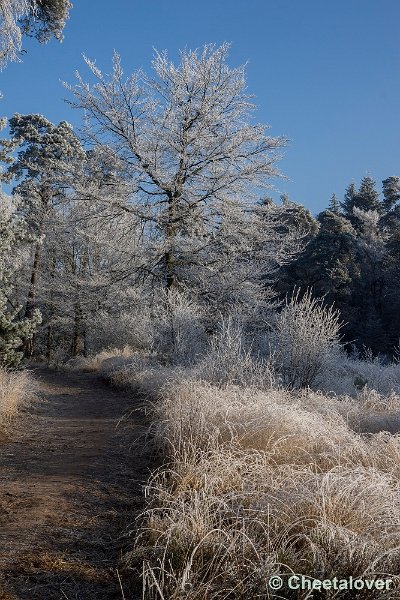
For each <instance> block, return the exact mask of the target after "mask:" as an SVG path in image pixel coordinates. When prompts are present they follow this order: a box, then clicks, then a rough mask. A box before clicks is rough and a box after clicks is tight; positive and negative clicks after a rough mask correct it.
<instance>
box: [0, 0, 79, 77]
mask: <svg viewBox="0 0 400 600" xmlns="http://www.w3.org/2000/svg"><path fill="white" fill-rule="evenodd" d="M71 7H72V4H71V3H70V2H69V0H0V49H1V50H0V67H4V66H5V65H6V64H7V62H8V61H12V60H16V59H18V56H19V54H20V52H21V44H22V36H23V35H28V36H33V37H35V38H36V39H37V40H39V42H41V43H43V42H47V41H48V40H49V39H50V38H51V37H55V38H56V39H58V40H61V39H62V31H63V29H64V25H65V22H66V20H67V19H68V14H69V10H70V8H71Z"/></svg>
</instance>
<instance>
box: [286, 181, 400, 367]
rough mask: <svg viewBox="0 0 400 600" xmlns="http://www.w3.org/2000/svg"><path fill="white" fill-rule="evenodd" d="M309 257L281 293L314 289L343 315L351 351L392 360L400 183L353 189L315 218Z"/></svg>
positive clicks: (398, 307)
mask: <svg viewBox="0 0 400 600" xmlns="http://www.w3.org/2000/svg"><path fill="white" fill-rule="evenodd" d="M315 225H316V227H315V228H314V230H313V233H312V235H311V238H310V242H309V244H308V246H307V248H306V249H305V251H304V252H303V253H302V254H301V255H300V256H299V257H298V258H297V259H296V260H295V261H293V262H291V263H290V264H289V265H287V266H286V267H285V268H284V269H283V270H282V271H281V276H280V280H279V284H278V286H277V289H278V290H279V292H280V293H281V294H284V293H287V292H288V291H290V290H291V289H293V287H294V286H301V287H302V288H307V287H309V288H312V289H313V291H314V294H316V295H318V296H324V297H325V299H326V301H327V302H328V303H329V304H331V303H334V304H335V306H336V307H337V308H338V309H339V310H340V313H341V318H342V320H343V321H344V327H343V334H344V340H345V341H346V342H347V347H348V348H349V349H350V348H351V346H352V345H354V346H355V348H357V349H358V350H359V351H361V352H362V351H366V350H367V349H370V350H371V351H372V352H373V353H374V354H375V355H376V354H378V353H381V354H389V355H392V354H393V351H394V348H395V347H396V346H397V345H398V344H399V338H400V296H399V285H400V178H399V177H397V176H391V177H388V178H387V179H385V180H384V181H383V182H382V195H380V194H379V192H378V191H377V190H376V185H375V182H374V181H373V180H372V179H371V178H370V177H364V178H363V179H362V181H361V184H360V187H359V189H358V190H357V188H356V186H355V184H354V183H351V184H350V185H349V186H348V188H347V189H346V191H345V194H344V198H343V200H339V199H338V198H337V197H336V196H335V195H333V196H332V198H331V200H330V203H329V207H328V208H327V209H326V210H324V211H322V212H321V213H320V214H319V215H318V216H317V218H316V223H315Z"/></svg>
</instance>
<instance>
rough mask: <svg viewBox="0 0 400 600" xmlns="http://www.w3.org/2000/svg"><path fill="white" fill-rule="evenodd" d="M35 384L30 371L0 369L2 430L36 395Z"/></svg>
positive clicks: (0, 427) (0, 417) (0, 425)
mask: <svg viewBox="0 0 400 600" xmlns="http://www.w3.org/2000/svg"><path fill="white" fill-rule="evenodd" d="M35 389H36V386H35V383H34V381H33V379H32V377H31V375H30V374H29V372H28V371H16V372H9V371H5V370H4V369H0V430H4V429H5V428H7V426H8V425H10V423H11V422H12V421H13V419H15V417H16V416H17V414H18V412H19V410H21V408H23V407H24V406H26V405H27V403H28V402H29V400H30V399H31V398H32V396H33V395H34V393H35Z"/></svg>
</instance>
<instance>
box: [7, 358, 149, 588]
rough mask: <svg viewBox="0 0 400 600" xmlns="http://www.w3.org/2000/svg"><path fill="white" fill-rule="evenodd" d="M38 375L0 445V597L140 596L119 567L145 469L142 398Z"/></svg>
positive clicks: (84, 379) (70, 378)
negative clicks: (32, 395) (35, 388)
mask: <svg viewBox="0 0 400 600" xmlns="http://www.w3.org/2000/svg"><path fill="white" fill-rule="evenodd" d="M35 375H36V377H37V379H38V380H39V385H40V399H39V400H38V401H37V402H36V401H35V402H34V403H33V405H32V406H31V407H30V409H29V410H28V411H27V412H25V413H24V414H23V415H22V416H21V417H20V419H19V421H18V426H17V427H16V428H15V430H13V431H12V432H11V437H10V439H8V440H7V439H3V441H2V443H1V446H0V599H2V600H17V599H18V600H39V599H40V600H56V599H57V600H59V599H60V600H65V599H68V600H92V599H95V598H96V599H103V600H113V599H119V600H121V599H122V598H124V597H125V598H126V599H127V600H128V599H129V600H136V598H141V594H140V595H139V589H140V582H138V581H137V582H135V581H134V580H135V577H134V576H133V575H132V574H129V573H125V572H124V570H123V569H122V568H121V566H120V559H121V556H122V553H123V551H124V550H125V549H128V548H129V547H130V546H131V545H132V541H133V540H132V537H134V533H131V534H129V530H130V527H129V525H130V524H131V523H132V520H133V518H134V515H135V514H137V512H138V510H140V508H142V502H143V494H142V483H143V482H144V481H145V480H146V479H147V477H148V474H149V466H150V463H149V458H148V457H146V456H145V453H143V452H138V446H137V445H135V444H133V441H134V439H135V438H138V437H139V436H141V435H143V433H144V431H145V422H144V417H143V416H142V415H141V413H140V412H137V411H134V412H132V409H134V408H137V407H138V406H139V401H138V400H137V399H135V398H134V396H133V395H132V394H129V393H127V392H117V391H114V390H112V389H110V388H109V387H108V386H106V385H105V384H104V383H102V382H101V380H100V379H99V378H98V376H97V375H95V374H87V373H55V372H51V371H48V370H44V369H37V370H35ZM123 416H124V419H123V421H122V423H120V424H119V425H118V422H119V420H120V419H121V417H123ZM142 446H143V444H142ZM132 530H134V524H132ZM120 579H121V584H120V581H119V580H120ZM121 586H122V589H123V590H124V593H123V592H122V591H121ZM135 590H136V591H135Z"/></svg>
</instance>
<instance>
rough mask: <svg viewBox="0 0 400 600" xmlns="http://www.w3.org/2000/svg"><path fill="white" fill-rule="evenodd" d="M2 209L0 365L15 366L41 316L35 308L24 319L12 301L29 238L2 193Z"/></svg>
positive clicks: (11, 203) (12, 204)
mask: <svg viewBox="0 0 400 600" xmlns="http://www.w3.org/2000/svg"><path fill="white" fill-rule="evenodd" d="M0 209H1V211H0V365H1V366H3V367H6V368H15V367H17V366H18V365H19V363H20V361H21V359H22V356H23V352H22V351H21V349H22V346H23V344H24V342H25V341H26V340H28V339H31V338H32V336H33V334H34V331H35V329H36V327H37V325H38V324H39V323H40V322H41V315H40V312H39V311H38V310H35V311H33V312H32V314H31V315H30V317H29V318H23V319H21V318H20V317H19V314H20V310H21V306H18V305H17V306H15V305H14V303H13V291H14V285H15V281H16V274H17V273H18V262H19V261H18V258H19V253H20V252H21V249H22V247H23V246H24V245H25V244H26V243H27V241H29V239H30V238H29V236H28V235H27V227H26V223H25V222H24V221H23V219H21V218H20V217H18V215H17V214H16V211H15V203H13V202H12V200H11V199H10V198H7V197H6V196H4V195H1V196H0Z"/></svg>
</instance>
